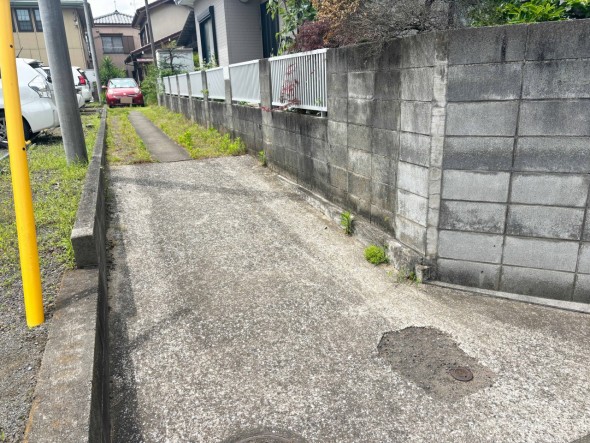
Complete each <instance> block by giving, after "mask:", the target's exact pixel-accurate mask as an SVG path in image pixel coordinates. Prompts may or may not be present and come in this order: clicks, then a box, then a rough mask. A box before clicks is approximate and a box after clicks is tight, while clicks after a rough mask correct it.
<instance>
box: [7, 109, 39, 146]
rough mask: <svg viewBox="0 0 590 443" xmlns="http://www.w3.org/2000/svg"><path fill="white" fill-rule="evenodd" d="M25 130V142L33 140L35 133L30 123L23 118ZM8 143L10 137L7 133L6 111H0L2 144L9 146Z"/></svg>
mask: <svg viewBox="0 0 590 443" xmlns="http://www.w3.org/2000/svg"><path fill="white" fill-rule="evenodd" d="M23 130H24V136H25V140H26V141H28V140H31V139H32V138H33V135H34V134H33V131H31V126H30V125H29V123H28V122H27V121H26V120H25V119H24V118H23ZM7 143H8V135H7V133H6V116H5V115H4V111H0V144H7Z"/></svg>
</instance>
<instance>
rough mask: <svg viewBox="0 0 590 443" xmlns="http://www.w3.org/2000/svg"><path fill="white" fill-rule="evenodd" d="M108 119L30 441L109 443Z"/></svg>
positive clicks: (76, 233)
mask: <svg viewBox="0 0 590 443" xmlns="http://www.w3.org/2000/svg"><path fill="white" fill-rule="evenodd" d="M105 159H106V112H104V111H103V114H102V118H101V122H100V127H99V131H98V135H97V139H96V145H95V147H94V153H93V156H92V160H91V161H90V164H89V166H88V172H87V173H86V181H85V183H84V188H83V191H82V197H81V199H80V205H79V207H78V213H77V215H76V222H75V224H74V228H73V230H72V237H71V238H72V244H73V246H74V253H75V257H76V263H77V265H78V267H79V268H92V269H76V270H74V271H70V272H68V273H66V275H65V276H64V278H63V280H62V285H61V288H60V291H59V294H58V295H57V298H56V311H55V314H54V316H53V319H52V322H51V327H50V330H49V338H48V341H47V345H46V347H45V352H44V354H43V360H42V362H41V369H40V370H39V378H38V381H37V385H36V387H35V394H34V398H33V405H32V407H31V412H30V414H29V420H28V423H27V427H26V430H25V437H24V441H25V442H29V443H33V442H56V443H57V442H64V441H76V442H109V441H110V420H109V413H108V399H109V397H108V394H109V392H108V386H109V382H108V380H109V368H108V328H107V326H108V325H107V284H106V236H105V235H106V206H105V170H104V166H105Z"/></svg>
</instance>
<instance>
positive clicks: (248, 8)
mask: <svg viewBox="0 0 590 443" xmlns="http://www.w3.org/2000/svg"><path fill="white" fill-rule="evenodd" d="M175 2H176V4H177V5H178V6H183V7H189V8H191V9H192V19H193V20H194V27H195V29H196V32H197V40H198V51H199V57H200V61H201V63H207V62H210V61H211V60H213V59H215V60H216V61H217V62H218V64H219V65H220V66H227V65H230V64H233V63H240V62H244V61H248V60H254V59H260V58H266V57H270V56H272V55H276V52H277V41H276V37H275V36H276V33H277V32H278V30H279V19H278V17H275V18H274V19H273V18H272V17H271V16H270V14H268V13H267V11H266V5H267V3H268V1H266V0H175Z"/></svg>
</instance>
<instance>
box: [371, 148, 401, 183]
mask: <svg viewBox="0 0 590 443" xmlns="http://www.w3.org/2000/svg"><path fill="white" fill-rule="evenodd" d="M396 165H397V163H395V161H394V160H392V159H391V158H390V157H383V156H381V155H377V154H373V158H372V161H371V179H372V180H373V182H378V183H383V184H386V185H390V184H395V177H396V175H395V174H396Z"/></svg>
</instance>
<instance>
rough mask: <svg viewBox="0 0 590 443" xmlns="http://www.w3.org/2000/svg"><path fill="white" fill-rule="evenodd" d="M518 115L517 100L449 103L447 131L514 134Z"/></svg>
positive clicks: (452, 133) (449, 133)
mask: <svg viewBox="0 0 590 443" xmlns="http://www.w3.org/2000/svg"><path fill="white" fill-rule="evenodd" d="M517 115H518V103H517V102H484V103H449V104H448V105H447V126H446V133H447V135H488V136H494V135H496V136H497V135H500V136H513V135H515V133H516V120H517Z"/></svg>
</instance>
